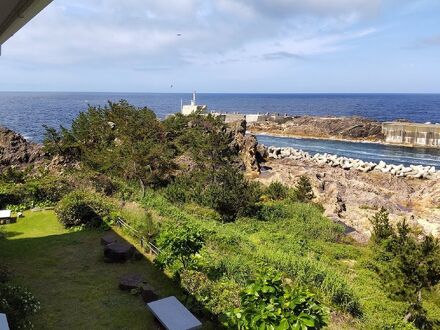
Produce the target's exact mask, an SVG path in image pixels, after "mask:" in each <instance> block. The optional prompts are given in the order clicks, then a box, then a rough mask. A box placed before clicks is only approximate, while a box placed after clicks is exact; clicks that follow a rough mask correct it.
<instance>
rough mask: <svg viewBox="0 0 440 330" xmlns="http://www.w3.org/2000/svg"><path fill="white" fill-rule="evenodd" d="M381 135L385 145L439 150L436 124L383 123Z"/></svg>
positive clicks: (439, 142) (438, 129) (439, 134)
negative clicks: (383, 137)
mask: <svg viewBox="0 0 440 330" xmlns="http://www.w3.org/2000/svg"><path fill="white" fill-rule="evenodd" d="M382 133H383V135H384V136H385V142H387V143H392V144H402V145H408V146H424V147H437V148H440V125H438V124H418V123H405V122H385V123H383V124H382Z"/></svg>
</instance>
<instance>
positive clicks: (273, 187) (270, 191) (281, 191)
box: [265, 181, 289, 200]
mask: <svg viewBox="0 0 440 330" xmlns="http://www.w3.org/2000/svg"><path fill="white" fill-rule="evenodd" d="M288 192H289V189H288V188H287V187H286V186H285V185H283V184H282V183H281V182H279V181H273V182H271V183H270V185H269V186H268V187H267V188H266V191H265V194H266V195H267V196H268V197H269V198H270V199H272V200H281V199H284V198H286V197H287V194H288Z"/></svg>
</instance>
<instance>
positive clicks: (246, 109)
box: [0, 92, 440, 167]
mask: <svg viewBox="0 0 440 330" xmlns="http://www.w3.org/2000/svg"><path fill="white" fill-rule="evenodd" d="M121 99H125V100H127V101H128V102H130V103H132V104H134V105H136V106H147V107H149V108H150V109H152V110H154V111H155V112H156V114H157V115H158V116H159V117H160V118H164V117H165V116H166V115H168V114H172V113H175V112H178V111H179V110H180V102H181V100H183V102H184V103H189V100H190V99H191V93H185V94H178V93H66V92H0V125H2V126H6V127H9V128H11V129H13V130H16V131H18V132H20V133H21V134H23V135H24V136H25V137H26V138H28V139H31V140H34V141H37V142H40V141H41V140H42V138H43V133H44V128H43V125H48V126H51V127H59V126H60V125H63V126H65V127H69V125H70V123H71V121H72V120H73V119H74V118H75V117H76V116H77V114H78V113H79V112H80V111H85V110H86V109H87V105H88V104H91V105H105V104H106V103H107V101H109V100H110V101H113V102H115V101H118V100H121ZM197 103H198V104H206V105H208V108H209V109H210V110H215V111H223V112H240V113H267V112H269V113H280V114H285V113H286V114H288V115H317V116H329V115H333V116H363V117H367V118H372V119H377V120H380V121H391V120H396V119H407V120H410V121H414V122H422V123H423V122H432V123H440V94H203V93H200V94H197ZM259 140H260V142H262V143H264V144H267V145H275V146H292V147H295V148H300V149H304V150H306V151H310V152H328V153H336V154H339V155H343V156H348V157H352V158H359V159H363V160H368V161H370V160H373V161H377V160H380V159H383V160H385V161H387V162H389V163H405V164H424V165H434V166H438V167H440V151H439V150H434V149H423V148H402V147H391V146H383V145H377V144H365V143H350V142H341V141H323V140H310V139H291V138H275V137H267V136H264V137H263V136H260V137H259Z"/></svg>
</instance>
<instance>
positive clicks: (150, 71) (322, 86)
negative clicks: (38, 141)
mask: <svg viewBox="0 0 440 330" xmlns="http://www.w3.org/2000/svg"><path fill="white" fill-rule="evenodd" d="M0 77H1V79H0V90H3V91H115V92H116V91H117V92H188V91H191V90H194V89H196V90H198V91H200V92H280V93H286V92H287V93H313V92H329V93H334V92H341V93H345V92H391V93H393V92H415V93H425V92H426V93H439V92H440V1H438V0H307V1H306V0H166V1H164V0H124V1H120V0H76V1H71V0H54V1H53V3H52V4H51V5H50V6H49V7H48V8H46V9H45V10H44V11H43V12H42V13H41V14H40V15H39V16H37V17H36V18H35V19H34V20H32V21H31V22H30V23H29V24H28V25H27V26H25V27H24V28H23V29H22V30H21V31H19V32H18V33H17V34H16V35H15V36H14V37H13V38H12V39H10V40H9V41H7V42H6V43H5V44H4V45H3V47H2V56H1V57H0ZM171 86H172V87H171Z"/></svg>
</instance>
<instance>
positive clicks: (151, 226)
mask: <svg viewBox="0 0 440 330" xmlns="http://www.w3.org/2000/svg"><path fill="white" fill-rule="evenodd" d="M121 217H122V218H123V219H124V220H125V221H126V222H127V223H128V224H129V225H130V226H131V227H133V228H134V229H135V230H136V231H137V232H139V233H140V234H141V235H142V236H146V237H148V238H149V239H152V238H154V237H155V236H156V235H157V232H158V228H157V226H156V224H155V223H154V221H153V218H152V216H151V213H149V212H147V211H146V210H144V209H143V208H141V207H140V206H138V205H136V204H135V203H127V204H126V205H125V206H124V208H123V209H122V210H121Z"/></svg>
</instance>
